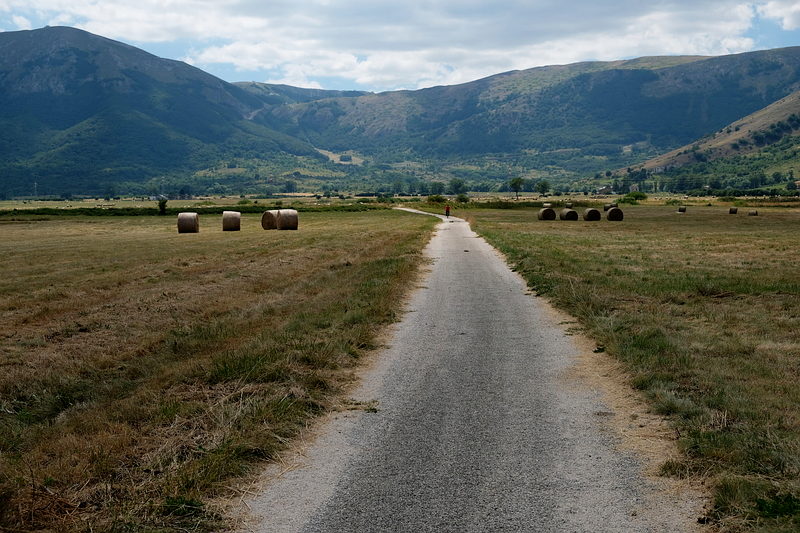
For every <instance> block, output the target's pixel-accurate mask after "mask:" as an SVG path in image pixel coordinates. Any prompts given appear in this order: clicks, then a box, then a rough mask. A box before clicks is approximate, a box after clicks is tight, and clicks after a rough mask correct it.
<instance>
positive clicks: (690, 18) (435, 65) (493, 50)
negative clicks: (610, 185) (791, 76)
mask: <svg viewBox="0 0 800 533" xmlns="http://www.w3.org/2000/svg"><path fill="white" fill-rule="evenodd" d="M754 5H755V4H754V3H753V1H752V0H707V1H703V2H697V1H696V0H668V1H660V2H641V1H640V0H617V1H614V2H597V1H596V0H567V1H564V0H560V1H557V0H536V1H533V0H505V1H504V2H494V1H489V0H407V1H406V2H397V1H395V0H391V1H389V0H337V1H335V2H334V1H333V0H306V1H303V2H298V1H296V0H292V1H290V0H271V1H269V2H265V1H263V0H104V1H103V2H98V1H97V0H0V6H4V7H6V8H7V9H8V10H10V11H11V12H12V13H16V14H17V15H18V16H20V17H22V16H28V15H29V14H31V13H36V14H37V17H38V18H39V19H42V20H47V21H49V23H50V24H51V25H55V24H69V25H74V26H77V27H80V28H83V29H86V30H88V31H91V32H93V33H97V34H100V35H104V36H106V37H110V38H115V39H120V40H123V41H129V42H130V41H133V42H135V43H169V42H175V41H178V40H181V41H189V42H191V43H192V49H191V50H187V51H185V52H184V54H185V56H186V60H187V61H189V62H191V63H192V64H194V65H196V66H198V67H200V68H209V67H213V66H214V65H218V64H229V65H232V66H234V67H235V68H236V69H238V70H240V71H247V72H250V73H252V72H263V78H264V79H270V80H273V81H275V80H280V81H282V82H286V83H288V82H289V80H292V81H294V82H295V83H302V84H303V85H306V86H313V85H315V84H318V83H319V80H320V79H325V78H340V79H346V80H352V81H353V82H354V83H358V84H361V85H362V86H368V87H372V88H374V89H377V90H382V89H391V88H398V87H406V88H417V87H423V86H430V85H436V84H449V83H458V82H464V81H469V80H473V79H476V78H479V77H482V76H488V75H491V74H494V73H498V72H502V71H505V70H511V69H523V68H530V67H533V66H540V65H545V64H554V63H569V62H574V61H582V60H610V59H619V58H623V57H634V56H642V55H664V54H693V55H717V54H725V53H734V52H742V51H747V50H750V49H752V48H753V47H754V46H755V43H754V42H753V40H752V39H750V38H747V37H746V36H745V34H746V32H747V30H748V29H749V28H750V25H751V24H752V22H753V20H754V17H755V15H756V10H757V12H758V13H759V14H760V15H761V16H763V17H771V18H779V19H780V20H781V21H782V24H783V25H784V27H785V28H792V27H797V25H800V7H798V6H797V5H796V2H795V1H792V0H790V1H783V0H773V1H769V2H758V7H754Z"/></svg>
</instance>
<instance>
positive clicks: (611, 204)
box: [608, 202, 619, 207]
mask: <svg viewBox="0 0 800 533" xmlns="http://www.w3.org/2000/svg"><path fill="white" fill-rule="evenodd" d="M608 205H610V206H611V207H619V205H617V202H611V203H610V204H608Z"/></svg>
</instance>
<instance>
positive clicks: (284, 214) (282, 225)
mask: <svg viewBox="0 0 800 533" xmlns="http://www.w3.org/2000/svg"><path fill="white" fill-rule="evenodd" d="M298 218H299V217H298V216H297V211H295V210H294V209H281V210H279V211H278V220H277V224H278V229H297V223H298Z"/></svg>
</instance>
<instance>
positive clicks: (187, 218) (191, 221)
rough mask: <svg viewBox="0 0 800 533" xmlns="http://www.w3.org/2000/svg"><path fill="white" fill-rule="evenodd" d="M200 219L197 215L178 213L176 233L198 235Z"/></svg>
mask: <svg viewBox="0 0 800 533" xmlns="http://www.w3.org/2000/svg"><path fill="white" fill-rule="evenodd" d="M199 232H200V217H199V216H198V215H197V213H178V233H199Z"/></svg>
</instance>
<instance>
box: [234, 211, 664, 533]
mask: <svg viewBox="0 0 800 533" xmlns="http://www.w3.org/2000/svg"><path fill="white" fill-rule="evenodd" d="M427 251H428V253H429V254H430V255H431V256H432V257H433V258H434V259H435V261H434V263H433V265H432V268H431V272H430V273H429V275H427V277H426V279H425V280H424V281H423V285H424V286H423V287H422V288H421V289H420V290H417V291H416V292H415V293H414V295H413V297H412V299H411V302H410V304H409V310H410V312H408V313H407V314H406V315H405V318H404V319H403V321H402V322H401V323H400V324H399V325H398V327H397V328H396V331H395V332H394V334H393V336H392V338H391V340H390V347H389V348H388V349H387V350H386V351H385V352H384V353H382V354H380V356H379V359H378V362H377V363H376V365H375V366H374V368H372V369H370V371H369V372H368V373H367V375H366V376H365V379H364V383H363V385H362V386H361V387H360V389H359V390H358V391H357V392H356V396H355V398H356V399H357V400H359V401H367V402H369V401H375V402H376V406H377V409H378V411H377V412H375V413H371V412H367V411H365V410H356V411H347V412H343V413H339V414H337V415H336V416H335V417H333V418H332V419H331V420H329V421H328V422H327V423H326V424H325V427H323V429H322V431H321V434H320V435H319V437H318V438H317V439H315V440H314V443H313V444H312V445H310V446H309V447H308V448H307V449H306V450H305V451H304V453H303V454H302V456H300V457H299V458H297V460H298V461H299V464H297V465H294V466H293V467H290V468H288V471H286V472H283V473H282V475H281V476H280V477H279V478H278V479H276V480H274V481H272V482H270V483H268V484H267V486H266V489H265V490H264V492H263V493H262V494H260V495H259V496H258V498H256V499H255V500H254V501H253V502H251V503H250V506H251V508H252V509H253V512H254V513H255V514H256V515H258V516H260V517H261V521H260V523H258V524H257V525H254V526H252V528H251V529H250V530H251V531H259V532H268V531H269V532H272V531H279V532H285V531H302V532H338V531H341V532H373V531H413V532H423V531H446V532H450V531H452V532H471V531H587V532H588V531H676V530H677V529H675V527H676V526H675V525H674V524H671V523H670V522H669V520H668V517H663V521H661V520H662V519H661V518H657V519H656V520H655V521H654V520H653V518H652V516H651V517H649V518H648V517H645V515H647V513H644V512H641V511H642V506H643V505H644V501H643V494H644V493H645V492H646V490H647V488H646V483H645V482H644V481H643V480H642V479H641V477H640V474H639V466H638V465H637V463H636V462H635V461H634V460H633V459H632V458H631V457H629V456H626V455H624V454H622V453H620V452H618V451H616V450H615V449H614V446H613V437H612V436H611V435H610V434H609V433H608V432H607V431H604V430H603V429H602V425H601V422H600V420H599V419H600V418H602V415H603V413H604V411H605V410H606V409H607V408H606V407H604V406H603V405H602V404H600V403H599V401H598V400H597V399H596V398H594V397H593V396H592V394H591V393H590V392H587V391H581V390H580V389H577V388H575V387H574V386H570V384H569V383H568V379H567V378H566V377H565V370H566V369H567V368H568V367H569V366H570V364H572V363H573V362H574V360H575V356H576V348H575V346H574V345H573V343H572V341H571V339H570V338H569V337H568V336H565V335H564V332H563V326H559V325H558V324H554V323H553V319H552V318H551V317H550V315H548V314H547V312H546V310H545V309H544V306H542V305H541V304H540V303H539V302H538V301H537V299H536V298H535V297H532V296H531V295H529V294H527V291H526V287H525V285H524V283H523V282H522V280H521V279H520V278H519V277H518V276H517V275H516V274H514V273H513V272H511V271H510V270H509V268H508V267H507V266H506V264H505V263H504V262H503V260H502V259H501V258H500V257H499V256H498V255H497V253H496V252H495V251H494V250H493V249H492V248H491V247H490V246H489V245H488V244H486V242H485V241H483V240H482V239H480V238H478V237H477V236H476V235H475V234H474V233H472V231H471V230H470V228H469V226H468V225H467V224H466V223H465V222H463V221H461V220H458V219H452V218H451V219H450V220H449V221H447V222H445V223H444V224H442V225H441V226H440V230H439V231H438V233H437V235H436V236H435V237H434V238H433V240H432V241H431V243H430V245H429V247H428V250H427Z"/></svg>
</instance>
